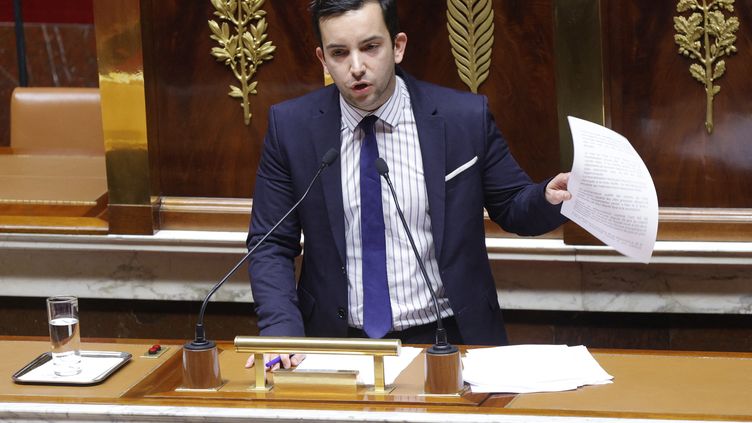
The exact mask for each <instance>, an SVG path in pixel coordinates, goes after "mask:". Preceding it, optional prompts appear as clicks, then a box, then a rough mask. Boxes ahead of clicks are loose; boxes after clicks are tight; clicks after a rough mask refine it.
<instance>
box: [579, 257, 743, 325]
mask: <svg viewBox="0 0 752 423" xmlns="http://www.w3.org/2000/svg"><path fill="white" fill-rule="evenodd" d="M582 285H583V288H582V290H583V298H582V301H583V310H591V311H595V310H599V311H610V310H614V311H617V310H619V311H621V310H630V311H636V312H649V313H653V312H656V313H660V312H672V313H730V314H750V313H752V274H750V272H749V268H748V267H746V266H742V265H714V264H694V265H687V266H676V265H666V264H652V265H649V266H645V265H642V266H640V265H628V264H618V263H587V264H584V265H583V271H582Z"/></svg>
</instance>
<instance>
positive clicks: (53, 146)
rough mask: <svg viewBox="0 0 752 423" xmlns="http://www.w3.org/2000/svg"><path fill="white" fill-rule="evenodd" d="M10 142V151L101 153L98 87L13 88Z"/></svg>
mask: <svg viewBox="0 0 752 423" xmlns="http://www.w3.org/2000/svg"><path fill="white" fill-rule="evenodd" d="M10 146H11V148H12V149H13V152H14V154H56V155H68V154H70V155H86V156H99V155H104V151H105V149H104V135H103V132H102V110H101V108H100V98H99V89H98V88H69V87H49V88H46V87H18V88H16V89H15V90H13V95H12V98H11V109H10Z"/></svg>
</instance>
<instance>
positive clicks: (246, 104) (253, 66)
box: [209, 0, 277, 125]
mask: <svg viewBox="0 0 752 423" xmlns="http://www.w3.org/2000/svg"><path fill="white" fill-rule="evenodd" d="M211 4H212V6H214V9H215V11H214V15H215V16H217V17H219V19H218V21H219V22H218V21H213V20H210V21H209V29H210V30H211V32H212V35H211V37H210V38H211V39H212V40H214V41H216V42H217V44H219V47H213V48H212V49H211V55H212V56H214V57H215V58H216V59H217V61H218V62H224V64H225V65H227V66H229V67H230V69H231V70H232V73H233V75H235V79H237V80H238V82H239V83H240V84H239V85H240V86H239V87H238V86H235V85H230V92H229V93H228V95H229V96H230V97H232V98H237V99H240V101H241V107H242V108H243V119H244V121H245V124H246V125H248V124H250V123H251V117H252V116H253V114H252V113H251V103H250V96H251V94H254V95H255V94H256V93H257V90H256V86H257V84H258V81H253V76H254V75H255V74H256V71H257V70H258V68H259V66H261V64H262V63H263V62H265V61H269V60H271V59H273V58H274V56H273V54H272V53H274V50H276V49H277V47H276V46H274V45H273V44H272V42H271V41H266V38H267V35H266V28H267V23H266V19H265V18H264V16H266V11H264V10H261V6H262V5H263V4H264V0H211ZM230 26H232V33H231V29H230Z"/></svg>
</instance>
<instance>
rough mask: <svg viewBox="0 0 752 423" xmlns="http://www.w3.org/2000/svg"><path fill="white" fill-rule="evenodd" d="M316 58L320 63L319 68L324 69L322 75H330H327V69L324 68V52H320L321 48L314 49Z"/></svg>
mask: <svg viewBox="0 0 752 423" xmlns="http://www.w3.org/2000/svg"><path fill="white" fill-rule="evenodd" d="M316 57H318V58H319V62H321V66H323V67H324V73H325V74H327V75H331V74H330V73H329V69H328V68H327V67H326V60H324V50H321V47H316Z"/></svg>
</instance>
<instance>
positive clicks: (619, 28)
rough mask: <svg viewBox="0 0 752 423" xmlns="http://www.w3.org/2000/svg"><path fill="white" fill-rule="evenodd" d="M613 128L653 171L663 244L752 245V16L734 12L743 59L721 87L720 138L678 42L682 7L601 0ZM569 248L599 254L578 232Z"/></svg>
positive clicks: (733, 61) (607, 104)
mask: <svg viewBox="0 0 752 423" xmlns="http://www.w3.org/2000/svg"><path fill="white" fill-rule="evenodd" d="M600 3H601V9H602V15H601V19H602V22H603V25H602V29H601V31H602V37H603V47H604V49H603V57H604V62H603V68H604V105H603V107H604V111H605V122H606V125H607V126H609V127H610V128H612V129H614V130H615V131H617V132H619V133H621V134H623V135H624V136H625V137H626V138H627V139H629V141H630V142H631V144H632V145H633V146H634V148H635V149H636V150H637V152H638V153H639V154H640V156H641V157H642V159H643V160H644V161H645V164H646V165H647V167H648V169H649V170H650V173H651V175H652V177H653V180H654V182H655V186H656V191H657V193H658V203H659V205H660V207H661V210H660V219H659V226H658V239H659V240H723V241H746V240H750V239H752V188H750V185H749V184H748V183H747V181H749V179H750V178H751V177H752V162H750V160H748V158H749V157H752V143H750V142H749V135H747V134H749V133H750V130H751V129H752V101H750V100H749V93H750V92H752V80H750V78H749V77H748V74H749V72H748V71H747V70H748V69H749V67H750V66H752V55H750V54H749V52H750V51H752V10H751V8H750V7H749V5H748V4H747V3H746V2H736V5H735V12H734V16H737V18H738V19H739V20H740V29H739V31H738V32H737V34H736V35H737V41H736V43H735V45H736V47H737V50H738V53H737V54H735V55H732V56H730V57H726V58H725V60H726V68H727V70H726V74H725V75H724V76H723V77H722V78H721V79H719V80H718V81H716V83H717V84H718V85H720V86H721V87H722V88H721V92H720V94H719V95H717V96H716V97H715V107H714V115H715V129H714V131H713V133H712V134H708V133H707V132H706V129H705V125H704V122H705V111H706V101H705V92H704V87H703V86H702V85H701V84H699V83H698V82H697V81H696V80H695V79H694V78H692V76H691V75H690V73H689V66H690V65H691V64H692V63H693V62H692V61H691V60H690V59H688V58H686V57H684V56H682V55H680V54H679V52H678V49H679V48H678V45H677V44H676V43H675V41H674V35H675V30H674V24H673V18H674V16H677V15H679V13H678V12H677V11H676V5H677V2H676V1H667V2H652V1H649V0H635V1H630V2H619V1H607V0H606V1H604V0H601V1H600ZM564 240H565V242H567V243H570V244H578V243H583V244H594V243H595V244H599V243H600V242H599V241H597V240H595V238H594V237H592V236H591V235H589V234H587V233H586V232H585V231H584V230H583V229H581V228H579V227H578V226H576V225H574V224H568V225H567V227H566V228H565V231H564Z"/></svg>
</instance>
